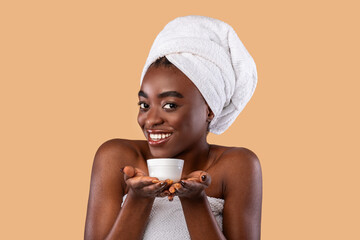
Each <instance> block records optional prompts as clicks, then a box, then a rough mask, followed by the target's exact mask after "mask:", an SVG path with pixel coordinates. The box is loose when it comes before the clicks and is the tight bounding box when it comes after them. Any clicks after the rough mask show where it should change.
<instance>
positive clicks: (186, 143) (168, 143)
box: [138, 67, 211, 157]
mask: <svg viewBox="0 0 360 240" xmlns="http://www.w3.org/2000/svg"><path fill="white" fill-rule="evenodd" d="M139 106H140V109H139V114H138V123H139V125H140V127H141V129H142V130H143V132H144V135H145V137H146V139H147V141H148V144H149V148H150V151H151V154H152V155H153V157H176V156H178V155H180V154H184V153H187V152H190V151H191V150H196V149H197V148H198V147H201V144H206V135H207V132H206V131H207V126H208V121H207V120H208V119H209V115H211V112H210V110H209V108H208V106H207V104H206V102H205V100H204V99H203V97H202V95H201V94H200V92H199V90H198V89H197V88H196V87H195V85H194V84H193V83H192V82H191V80H190V79H189V78H188V77H186V75H185V74H183V73H182V72H181V71H180V70H178V69H177V68H175V67H172V68H164V67H158V68H150V69H149V70H148V71H147V73H146V75H145V76H144V79H143V82H142V85H141V88H140V91H139Z"/></svg>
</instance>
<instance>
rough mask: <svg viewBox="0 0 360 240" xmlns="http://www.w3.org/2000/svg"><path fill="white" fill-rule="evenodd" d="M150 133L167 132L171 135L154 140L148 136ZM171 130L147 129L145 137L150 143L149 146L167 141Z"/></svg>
mask: <svg viewBox="0 0 360 240" xmlns="http://www.w3.org/2000/svg"><path fill="white" fill-rule="evenodd" d="M151 133H158V134H167V133H170V134H171V135H170V136H169V137H166V138H163V139H161V140H158V141H154V140H152V139H151V138H150V134H151ZM172 134H173V132H171V131H166V130H157V129H156V130H155V129H148V130H146V137H147V140H148V143H149V144H150V145H151V146H160V145H163V144H165V143H166V142H168V141H169V140H170V138H171V136H172Z"/></svg>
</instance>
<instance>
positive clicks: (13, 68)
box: [0, 0, 360, 239]
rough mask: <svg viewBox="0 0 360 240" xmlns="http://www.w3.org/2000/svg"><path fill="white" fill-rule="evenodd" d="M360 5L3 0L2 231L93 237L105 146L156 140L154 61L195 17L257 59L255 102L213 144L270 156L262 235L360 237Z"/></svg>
mask: <svg viewBox="0 0 360 240" xmlns="http://www.w3.org/2000/svg"><path fill="white" fill-rule="evenodd" d="M6 2H8V3H6ZM339 2H341V4H340V3H339ZM355 2H356V1H350V0H345V1H310V0H305V1H296V2H295V1H285V0H284V1H278V0H274V1H226V0H223V1H220V2H219V1H216V2H213V3H212V2H209V1H196V3H194V2H192V1H186V0H183V1H146V2H145V1H144V3H141V2H134V3H130V2H126V3H123V2H121V3H120V1H97V2H95V1H1V2H0V34H1V35H0V80H1V85H0V104H1V105H0V106H1V108H0V111H1V118H0V121H1V124H0V134H1V138H0V141H1V142H0V147H1V158H0V159H1V168H0V191H1V198H0V226H1V230H0V239H81V238H83V231H84V223H85V215H86V207H87V198H88V192H89V181H90V173H91V167H92V160H93V156H94V153H95V151H96V149H97V147H98V146H99V145H100V144H101V143H103V142H104V141H106V140H108V139H111V138H130V139H143V136H142V133H141V131H140V129H139V127H138V126H137V123H136V114H137V97H136V94H137V91H138V88H139V78H140V74H141V70H142V67H143V64H144V63H145V60H146V56H147V54H148V51H149V49H150V46H151V44H152V42H153V40H154V38H155V37H156V35H157V33H158V32H159V31H160V30H161V29H162V28H163V27H164V26H165V24H166V23H167V22H169V21H170V20H172V19H174V18H175V17H177V16H183V15H189V14H196V15H206V16H210V17H215V18H218V19H221V20H223V21H225V22H228V23H229V24H230V25H232V26H233V27H234V29H235V30H236V32H237V33H238V35H239V36H240V38H241V40H242V41H243V43H244V44H245V46H246V47H247V49H248V51H249V52H250V53H251V55H252V56H253V58H254V59H255V62H256V63H257V67H258V76H259V83H258V87H257V89H256V91H255V94H254V97H253V99H252V100H251V101H250V103H249V104H248V106H247V107H246V108H245V110H244V111H243V113H242V114H241V115H240V116H239V117H238V119H237V120H236V122H235V124H234V125H233V126H231V128H230V129H229V130H228V131H227V132H226V133H225V134H223V135H221V136H216V135H211V136H210V137H209V141H210V142H211V143H216V144H223V145H234V146H244V147H247V148H250V149H252V150H253V151H254V152H256V153H257V155H258V156H259V158H260V160H261V164H262V168H263V178H264V197H263V217H262V239H360V233H359V232H358V227H359V214H360V208H359V202H360V194H359V190H358V189H359V187H358V184H359V182H360V181H359V180H360V177H359V174H358V171H359V170H360V169H359V166H360V164H359V160H360V154H359V152H358V150H359V134H360V131H359V130H360V129H359V124H358V123H359V122H360V114H359V102H360V101H359V100H360V98H359V94H358V91H359V87H360V84H359V80H360V74H359V71H358V68H359V54H360V51H359V50H360V48H359V42H360V39H359V21H360V19H359V17H358V10H359V5H356V4H355Z"/></svg>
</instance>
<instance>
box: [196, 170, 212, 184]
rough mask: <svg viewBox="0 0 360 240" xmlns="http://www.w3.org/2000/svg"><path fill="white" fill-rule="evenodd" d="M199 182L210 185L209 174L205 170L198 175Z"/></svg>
mask: <svg viewBox="0 0 360 240" xmlns="http://www.w3.org/2000/svg"><path fill="white" fill-rule="evenodd" d="M199 180H200V183H202V184H204V185H205V186H210V184H211V176H210V174H208V173H206V172H202V173H201V174H200V177H199Z"/></svg>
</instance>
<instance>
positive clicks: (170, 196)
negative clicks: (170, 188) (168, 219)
mask: <svg viewBox="0 0 360 240" xmlns="http://www.w3.org/2000/svg"><path fill="white" fill-rule="evenodd" d="M168 199H169V201H170V202H172V200H174V195H172V194H171V195H169V196H168Z"/></svg>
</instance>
